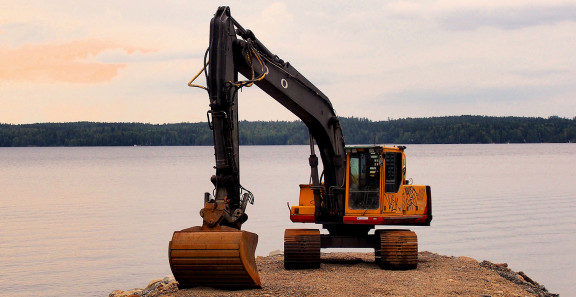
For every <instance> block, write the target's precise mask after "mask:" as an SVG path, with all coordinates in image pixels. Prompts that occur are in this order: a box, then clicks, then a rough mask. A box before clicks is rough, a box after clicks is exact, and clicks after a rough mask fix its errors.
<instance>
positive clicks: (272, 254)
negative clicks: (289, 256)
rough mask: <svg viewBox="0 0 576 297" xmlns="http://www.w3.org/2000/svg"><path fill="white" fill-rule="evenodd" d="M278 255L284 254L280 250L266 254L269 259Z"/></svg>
mask: <svg viewBox="0 0 576 297" xmlns="http://www.w3.org/2000/svg"><path fill="white" fill-rule="evenodd" d="M278 255H284V252H283V251H281V250H274V251H271V252H270V254H268V256H270V257H272V256H278Z"/></svg>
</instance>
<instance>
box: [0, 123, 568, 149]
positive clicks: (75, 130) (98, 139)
mask: <svg viewBox="0 0 576 297" xmlns="http://www.w3.org/2000/svg"><path fill="white" fill-rule="evenodd" d="M340 124H341V127H342V130H343V132H344V136H345V139H346V143H347V144H382V143H383V144H412V143H415V144H450V143H565V142H576V117H574V118H572V119H566V118H560V117H557V116H552V117H549V118H533V117H488V116H447V117H432V118H405V119H396V120H387V121H371V120H369V119H366V118H356V117H352V118H341V119H340ZM238 125H239V131H240V133H239V137H240V144H241V145H293V144H307V143H308V141H309V137H308V129H307V128H306V126H305V125H304V124H303V123H302V122H301V121H241V122H239V124H238ZM133 145H147V146H171V145H212V131H211V130H210V128H209V126H208V124H207V123H178V124H144V123H98V122H74V123H38V124H20V125H15V124H0V147H23V146H133Z"/></svg>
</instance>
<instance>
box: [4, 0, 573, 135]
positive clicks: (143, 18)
mask: <svg viewBox="0 0 576 297" xmlns="http://www.w3.org/2000/svg"><path fill="white" fill-rule="evenodd" d="M0 1H1V2H0V123H13V124H21V123H38V122H73V121H95V122H145V123H176V122H199V121H204V120H205V117H206V110H207V109H208V99H207V96H206V93H205V92H204V91H202V90H200V89H193V88H189V87H187V85H186V84H187V82H188V80H189V79H190V78H192V76H194V74H196V72H198V70H199V69H200V68H201V66H202V57H203V54H204V51H205V50H206V48H207V46H208V31H209V22H210V19H211V17H212V15H213V14H214V12H216V9H217V7H218V4H213V3H212V2H211V1H176V0H173V1H172V0H165V1H132V0H127V1H107V0H103V1H59V0H47V1H20V0H19V1H5V0H0ZM221 5H228V6H230V7H231V11H232V15H233V17H234V18H236V19H237V20H238V21H239V22H240V23H241V24H242V25H243V26H244V27H245V28H249V29H251V30H253V31H254V32H255V34H256V36H257V37H258V38H259V39H260V40H261V41H262V42H263V43H264V44H265V45H266V46H267V47H268V48H269V49H270V50H271V51H272V52H274V53H275V54H277V55H278V56H280V57H281V58H283V59H284V60H286V61H289V62H290V63H291V64H292V65H294V66H295V67H296V68H297V69H298V70H299V71H300V72H301V73H302V74H303V75H305V76H306V77H307V78H308V79H309V80H311V81H312V82H313V83H314V84H315V85H316V86H317V87H318V88H320V89H321V90H322V91H323V92H324V93H325V94H326V95H327V96H328V97H329V98H330V100H331V101H332V103H333V106H334V107H335V109H336V111H337V113H338V114H339V115H340V116H356V117H367V118H369V119H372V120H385V119H388V118H406V117H432V116H445V115H462V114H473V115H488V116H530V117H533V116H534V117H548V116H553V115H557V116H561V117H569V118H572V117H574V116H576V112H575V111H576V96H575V94H576V55H575V54H574V52H576V38H575V36H576V3H575V2H574V1H557V0H552V1H549V0H538V1H536V0H535V1H516V0H511V1H506V0H504V1H490V0H489V1H483V0H471V1H458V0H444V1H443V0H439V1H406V0H399V1H362V2H353V1H329V2H320V1H317V2H312V1H250V2H248V1H227V2H226V3H222V4H221ZM201 83H203V82H202V81H201ZM240 97H241V98H240V118H241V119H245V120H253V121H255V120H295V119H296V117H295V116H293V115H292V114H290V112H288V111H287V110H285V109H284V108H283V107H282V106H280V105H279V104H278V103H276V102H275V101H274V100H272V99H271V98H269V97H268V96H266V95H265V94H264V93H263V92H262V91H260V90H258V89H257V87H253V88H250V89H245V90H244V91H243V92H242V93H241V94H240Z"/></svg>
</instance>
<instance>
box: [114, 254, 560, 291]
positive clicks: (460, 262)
mask: <svg viewBox="0 0 576 297" xmlns="http://www.w3.org/2000/svg"><path fill="white" fill-rule="evenodd" d="M283 260H284V259H283V256H282V255H273V256H268V257H258V258H257V259H256V263H257V266H258V270H259V272H260V278H261V280H262V289H258V290H240V291H226V290H217V289H213V288H205V287H199V288H192V289H185V290H177V289H176V286H175V285H170V284H169V283H166V284H164V285H162V286H159V288H160V289H162V290H161V291H154V290H150V289H149V288H150V287H151V286H154V285H155V284H154V282H152V283H151V284H150V285H149V286H148V288H147V289H140V291H138V290H137V289H133V290H130V291H114V292H113V293H111V294H110V297H123V296H144V297H190V296H483V297H487V296H544V297H547V296H558V295H556V294H551V293H549V292H548V291H547V290H546V288H545V287H544V286H542V285H540V284H538V283H537V282H536V281H534V280H532V279H531V278H530V277H528V276H527V275H526V274H524V273H523V272H518V273H516V272H514V271H512V270H510V269H508V268H507V265H506V264H505V263H501V264H494V263H491V262H489V261H483V262H482V263H480V262H478V261H477V260H475V259H472V258H469V257H449V256H442V255H438V254H435V253H431V252H420V253H419V254H418V268H417V269H415V270H405V271H402V270H400V271H398V270H382V269H380V268H379V267H378V266H377V265H376V264H375V263H374V254H373V253H325V254H322V264H321V267H320V269H310V270H285V269H284V266H283ZM164 280H166V278H165V279H164ZM145 292H147V293H146V294H144V293H145ZM124 293H126V294H124ZM128 294H130V295H128Z"/></svg>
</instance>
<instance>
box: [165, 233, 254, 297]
mask: <svg viewBox="0 0 576 297" xmlns="http://www.w3.org/2000/svg"><path fill="white" fill-rule="evenodd" d="M257 243H258V235H256V234H254V233H251V232H247V231H240V230H237V229H234V228H229V227H220V228H219V229H218V230H205V229H202V228H201V227H192V228H188V229H184V230H182V231H176V232H174V235H173V237H172V241H170V243H169V251H168V252H169V255H168V257H169V260H170V268H171V269H172V273H173V274H174V278H175V279H176V281H178V284H179V285H178V287H179V288H180V289H184V288H190V287H198V286H203V287H204V286H205V287H214V288H222V289H253V288H261V287H262V283H261V281H260V276H259V275H258V269H257V267H256V261H255V258H254V252H255V250H256V245H257Z"/></svg>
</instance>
